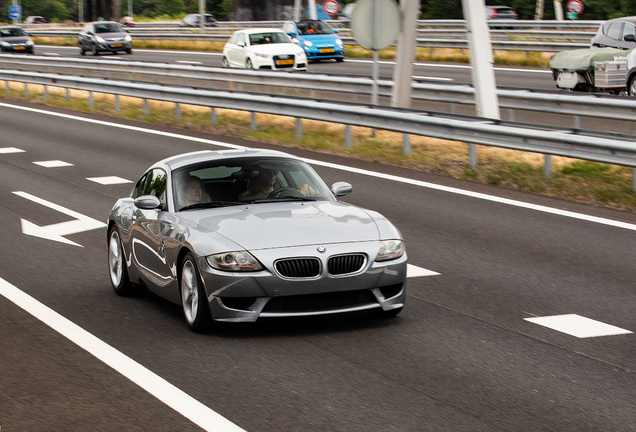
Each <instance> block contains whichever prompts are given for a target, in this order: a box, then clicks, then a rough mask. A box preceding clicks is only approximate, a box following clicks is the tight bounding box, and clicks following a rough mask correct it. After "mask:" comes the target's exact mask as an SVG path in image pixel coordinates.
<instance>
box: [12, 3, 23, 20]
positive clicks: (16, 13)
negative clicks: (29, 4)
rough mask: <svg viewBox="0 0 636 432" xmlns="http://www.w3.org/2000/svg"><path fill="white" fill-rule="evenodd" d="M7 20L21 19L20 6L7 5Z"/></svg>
mask: <svg viewBox="0 0 636 432" xmlns="http://www.w3.org/2000/svg"><path fill="white" fill-rule="evenodd" d="M9 19H22V6H17V5H9Z"/></svg>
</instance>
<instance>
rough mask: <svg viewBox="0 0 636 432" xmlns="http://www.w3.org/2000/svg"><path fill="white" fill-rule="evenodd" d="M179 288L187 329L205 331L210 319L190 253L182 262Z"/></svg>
mask: <svg viewBox="0 0 636 432" xmlns="http://www.w3.org/2000/svg"><path fill="white" fill-rule="evenodd" d="M179 286H180V289H181V306H182V309H183V317H184V318H185V320H186V323H187V324H188V327H190V330H192V331H195V332H201V331H205V330H207V329H208V328H209V327H210V324H211V323H212V317H211V315H210V308H209V306H208V301H207V297H206V295H205V291H204V290H203V286H202V283H201V276H200V275H199V270H198V269H197V265H196V262H195V260H194V256H193V255H192V254H191V253H188V254H187V255H186V256H185V258H184V260H183V265H182V266H181V276H180V278H179Z"/></svg>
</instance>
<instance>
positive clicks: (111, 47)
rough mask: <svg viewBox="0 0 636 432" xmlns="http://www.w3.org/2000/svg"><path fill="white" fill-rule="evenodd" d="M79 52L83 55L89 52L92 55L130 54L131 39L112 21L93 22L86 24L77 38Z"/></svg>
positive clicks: (120, 26)
mask: <svg viewBox="0 0 636 432" xmlns="http://www.w3.org/2000/svg"><path fill="white" fill-rule="evenodd" d="M77 43H78V45H79V52H80V54H81V55H84V54H85V53H86V51H90V52H92V53H93V55H99V53H101V52H112V53H114V54H115V53H117V52H119V51H121V52H125V53H126V54H132V38H131V37H130V35H129V34H128V32H127V31H126V29H124V28H123V27H122V25H121V24H119V23H117V22H114V21H93V22H89V23H86V25H85V26H84V27H83V28H82V31H80V33H79V36H78V38H77Z"/></svg>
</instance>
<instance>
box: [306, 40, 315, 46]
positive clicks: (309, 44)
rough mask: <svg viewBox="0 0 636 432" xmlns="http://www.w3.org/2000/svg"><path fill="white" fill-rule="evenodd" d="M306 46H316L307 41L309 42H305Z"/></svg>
mask: <svg viewBox="0 0 636 432" xmlns="http://www.w3.org/2000/svg"><path fill="white" fill-rule="evenodd" d="M305 45H307V46H314V44H312V43H311V42H309V41H307V40H306V41H305Z"/></svg>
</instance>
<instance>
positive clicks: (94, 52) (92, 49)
mask: <svg viewBox="0 0 636 432" xmlns="http://www.w3.org/2000/svg"><path fill="white" fill-rule="evenodd" d="M91 51H92V52H93V55H94V56H98V55H99V51H97V45H96V44H93V45H92V46H91Z"/></svg>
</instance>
